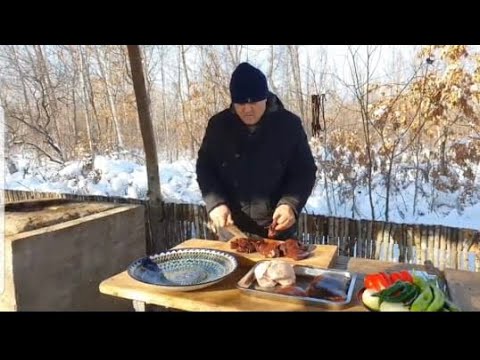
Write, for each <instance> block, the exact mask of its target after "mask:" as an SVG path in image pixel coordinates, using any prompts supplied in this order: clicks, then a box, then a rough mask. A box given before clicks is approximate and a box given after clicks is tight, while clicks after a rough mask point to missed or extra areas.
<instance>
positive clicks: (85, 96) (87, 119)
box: [78, 45, 96, 155]
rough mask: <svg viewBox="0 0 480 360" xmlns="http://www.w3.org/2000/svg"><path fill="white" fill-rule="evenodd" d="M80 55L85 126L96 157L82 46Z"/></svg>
mask: <svg viewBox="0 0 480 360" xmlns="http://www.w3.org/2000/svg"><path fill="white" fill-rule="evenodd" d="M78 55H79V66H80V87H81V88H82V93H83V105H84V107H85V126H86V128H87V141H88V146H89V148H90V153H91V154H92V155H94V154H95V153H96V151H95V150H96V148H95V141H94V139H93V136H92V129H91V128H90V124H91V118H90V109H89V108H88V104H89V94H88V90H87V81H86V76H87V74H86V68H85V66H84V65H85V64H84V58H83V53H82V45H79V46H78Z"/></svg>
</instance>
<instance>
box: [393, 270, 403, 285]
mask: <svg viewBox="0 0 480 360" xmlns="http://www.w3.org/2000/svg"><path fill="white" fill-rule="evenodd" d="M390 279H392V283H396V282H397V281H404V278H403V276H402V275H401V273H399V272H394V273H392V274H390Z"/></svg>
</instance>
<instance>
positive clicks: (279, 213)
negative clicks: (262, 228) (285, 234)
mask: <svg viewBox="0 0 480 360" xmlns="http://www.w3.org/2000/svg"><path fill="white" fill-rule="evenodd" d="M273 221H274V222H275V223H276V224H277V226H276V227H275V230H276V231H283V230H287V229H288V228H290V227H291V226H292V225H293V224H295V221H296V219H295V213H294V212H293V210H292V208H291V207H290V206H288V205H286V204H282V205H280V206H278V207H277V208H276V209H275V212H274V213H273Z"/></svg>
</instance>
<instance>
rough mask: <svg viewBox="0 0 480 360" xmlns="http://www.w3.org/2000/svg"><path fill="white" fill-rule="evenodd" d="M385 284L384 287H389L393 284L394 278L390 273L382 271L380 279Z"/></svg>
mask: <svg viewBox="0 0 480 360" xmlns="http://www.w3.org/2000/svg"><path fill="white" fill-rule="evenodd" d="M379 281H380V282H381V284H382V286H383V288H384V289H385V288H387V287H389V286H390V285H392V280H391V279H390V276H388V274H386V273H384V272H381V273H380V280H379Z"/></svg>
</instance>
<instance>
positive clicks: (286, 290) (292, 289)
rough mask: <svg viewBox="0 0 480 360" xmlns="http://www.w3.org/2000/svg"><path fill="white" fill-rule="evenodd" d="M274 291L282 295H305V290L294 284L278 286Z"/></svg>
mask: <svg viewBox="0 0 480 360" xmlns="http://www.w3.org/2000/svg"><path fill="white" fill-rule="evenodd" d="M275 293H277V294H282V295H290V296H302V297H307V292H306V291H305V290H303V289H302V288H301V287H299V286H295V285H290V286H282V287H279V288H277V289H275Z"/></svg>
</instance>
